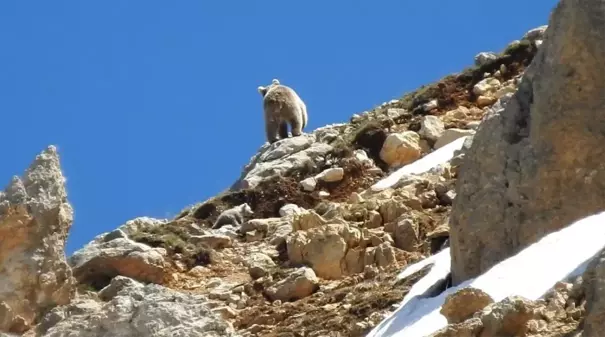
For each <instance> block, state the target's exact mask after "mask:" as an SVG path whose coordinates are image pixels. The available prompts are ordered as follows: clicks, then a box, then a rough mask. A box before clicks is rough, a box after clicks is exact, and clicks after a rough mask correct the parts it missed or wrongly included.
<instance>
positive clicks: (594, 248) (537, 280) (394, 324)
mask: <svg viewBox="0 0 605 337" xmlns="http://www.w3.org/2000/svg"><path fill="white" fill-rule="evenodd" d="M603 222H605V212H602V213H598V214H595V215H592V216H589V217H586V218H584V219H581V220H578V221H576V222H574V223H573V224H571V225H569V226H568V227H566V228H563V229H561V230H559V231H557V232H554V233H551V234H549V235H547V236H545V237H543V238H542V239H541V240H540V241H538V242H536V243H534V244H533V245H531V246H529V247H527V248H525V249H524V250H522V251H521V252H519V253H518V254H517V255H515V256H512V257H510V258H508V259H506V260H504V261H502V262H501V263H499V264H497V265H495V266H494V267H493V268H491V269H490V270H488V271H487V272H485V273H484V274H483V275H480V276H479V277H477V278H475V279H471V280H468V281H466V282H464V283H462V284H460V285H458V286H456V287H452V288H449V289H447V290H446V291H445V292H443V293H442V294H440V295H438V296H436V297H433V298H421V297H419V296H417V295H416V296H414V297H406V298H407V302H406V303H405V304H404V305H401V306H400V307H399V309H397V310H396V311H395V312H394V313H393V314H392V315H391V316H390V317H388V318H386V319H385V320H384V321H382V322H381V323H380V324H379V325H378V326H376V327H375V328H374V329H373V330H372V331H371V332H370V333H369V334H368V335H367V337H390V336H393V337H404V336H405V337H424V336H427V335H429V334H431V333H434V332H435V331H437V330H439V329H441V328H443V327H445V326H446V325H447V320H446V319H445V317H443V316H442V315H441V314H440V313H439V310H440V309H441V305H442V304H443V302H444V300H445V298H446V297H447V295H449V294H451V293H454V292H456V291H458V290H459V289H461V288H464V287H468V286H471V287H474V288H479V289H482V290H483V291H485V292H486V293H488V294H489V295H490V296H491V297H492V298H493V299H494V300H495V301H496V302H497V301H501V300H503V299H504V298H506V297H508V296H513V295H518V296H522V297H525V298H527V299H530V300H536V299H539V298H540V297H542V296H543V295H544V294H545V293H546V292H547V291H548V290H549V289H551V288H552V287H553V285H554V284H555V283H556V282H558V281H561V280H565V279H567V278H569V277H574V276H577V275H580V274H582V273H583V272H584V270H585V269H586V265H587V264H588V262H589V261H590V260H591V258H592V257H593V256H594V255H595V254H597V253H598V252H599V251H600V250H601V249H603V246H604V243H605V226H604V224H603ZM437 255H438V254H437ZM440 260H442V258H437V259H435V260H434V262H433V268H436V267H437V266H438V261H440ZM443 260H444V261H443V262H444V263H445V259H443ZM411 267H413V266H411ZM404 272H405V271H404ZM429 275H430V274H429ZM429 275H427V276H425V278H427V277H429ZM419 282H420V281H419ZM427 282H428V281H427ZM423 288H424V289H426V284H424V285H422V286H421V287H419V289H418V290H415V292H416V294H422V289H423ZM404 300H405V299H404Z"/></svg>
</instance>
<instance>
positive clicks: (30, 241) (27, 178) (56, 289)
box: [0, 146, 75, 334]
mask: <svg viewBox="0 0 605 337" xmlns="http://www.w3.org/2000/svg"><path fill="white" fill-rule="evenodd" d="M72 222H73V210H72V207H71V205H70V204H69V202H68V201H67V192H66V189H65V177H64V176H63V174H62V172H61V165H60V160H59V155H58V154H57V149H56V148H55V147H54V146H49V147H48V148H47V149H46V150H44V151H43V152H42V153H40V154H39V155H38V156H36V159H35V160H34V161H33V163H32V164H31V165H30V167H29V168H28V169H27V170H26V171H25V174H24V175H23V178H18V177H14V178H13V179H12V181H11V183H10V184H9V186H8V187H7V188H6V190H5V191H4V193H1V192H0V238H1V239H0V240H1V244H0V266H1V268H0V280H2V281H1V283H2V286H1V287H0V332H2V331H4V332H12V333H19V334H20V333H22V332H23V331H25V330H27V329H28V328H29V327H30V326H31V324H32V323H33V322H34V321H36V320H37V319H38V318H39V317H40V315H41V314H42V313H44V312H45V310H47V309H48V308H50V307H53V306H55V305H61V304H66V303H69V301H70V300H71V299H72V298H73V297H74V295H75V287H74V285H75V280H74V278H73V277H72V271H71V269H70V268H69V266H68V264H67V262H66V259H65V253H64V248H65V240H66V238H67V233H68V231H69V229H70V228H71V224H72Z"/></svg>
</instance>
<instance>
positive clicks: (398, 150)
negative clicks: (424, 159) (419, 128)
mask: <svg viewBox="0 0 605 337" xmlns="http://www.w3.org/2000/svg"><path fill="white" fill-rule="evenodd" d="M421 154H422V153H421V148H420V136H418V134H417V133H416V132H414V131H404V132H402V133H391V134H390V135H388V136H387V139H386V140H385V141H384V144H383V145H382V149H381V150H380V159H382V160H383V161H384V162H385V163H387V164H388V165H389V166H390V167H397V166H401V165H405V164H409V163H411V162H413V161H415V160H416V159H418V158H420V156H421Z"/></svg>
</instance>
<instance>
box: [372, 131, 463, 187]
mask: <svg viewBox="0 0 605 337" xmlns="http://www.w3.org/2000/svg"><path fill="white" fill-rule="evenodd" d="M467 137H468V136H465V137H461V138H458V139H456V140H455V141H453V142H451V143H449V144H447V145H446V146H444V147H442V148H439V149H438V150H435V151H433V152H431V153H429V154H427V155H426V156H424V157H422V158H420V159H418V160H416V161H415V162H413V163H411V164H409V165H406V166H404V167H402V168H400V169H398V170H397V171H395V172H393V173H392V174H390V175H389V176H388V177H386V178H384V179H382V180H380V181H379V182H377V183H376V184H374V185H373V186H372V187H371V190H372V191H375V192H379V191H382V190H385V189H387V188H389V187H391V186H393V185H395V184H397V182H399V181H400V180H401V179H402V178H404V177H405V176H409V175H415V174H422V173H425V172H427V171H429V170H430V169H432V168H434V167H437V166H438V165H441V164H445V163H447V162H448V161H450V160H451V159H452V158H453V157H454V151H456V150H460V149H461V148H462V144H464V141H465V140H466V138H467Z"/></svg>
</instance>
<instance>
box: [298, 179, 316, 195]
mask: <svg viewBox="0 0 605 337" xmlns="http://www.w3.org/2000/svg"><path fill="white" fill-rule="evenodd" d="M300 185H301V186H302V188H303V189H304V190H305V191H308V192H313V191H314V190H315V187H316V186H317V180H316V179H315V178H314V177H309V178H306V179H303V180H302V181H301V182H300Z"/></svg>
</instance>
